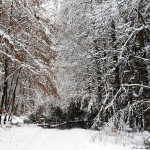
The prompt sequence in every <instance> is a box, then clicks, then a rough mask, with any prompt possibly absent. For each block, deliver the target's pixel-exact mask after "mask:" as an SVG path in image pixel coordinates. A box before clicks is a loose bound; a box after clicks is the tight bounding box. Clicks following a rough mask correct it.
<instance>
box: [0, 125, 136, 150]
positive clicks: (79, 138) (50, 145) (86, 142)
mask: <svg viewBox="0 0 150 150" xmlns="http://www.w3.org/2000/svg"><path fill="white" fill-rule="evenodd" d="M95 135H97V136H95ZM95 137H96V138H95ZM100 138H101V137H100V135H99V132H98V131H91V130H83V129H72V130H58V129H42V128H40V127H35V126H22V127H12V128H10V129H7V130H6V129H0V150H131V149H132V148H133V147H132V148H129V147H130V146H129V145H124V144H121V143H120V144H118V143H119V142H116V143H111V142H108V141H106V142H104V141H103V142H102V141H100ZM118 140H119V139H118Z"/></svg>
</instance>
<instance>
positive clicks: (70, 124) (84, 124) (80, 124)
mask: <svg viewBox="0 0 150 150" xmlns="http://www.w3.org/2000/svg"><path fill="white" fill-rule="evenodd" d="M92 124H93V122H92V121H82V120H79V121H66V122H63V123H59V124H54V123H50V124H40V125H39V126H41V127H43V128H59V129H71V128H83V129H88V128H90V127H91V126H92Z"/></svg>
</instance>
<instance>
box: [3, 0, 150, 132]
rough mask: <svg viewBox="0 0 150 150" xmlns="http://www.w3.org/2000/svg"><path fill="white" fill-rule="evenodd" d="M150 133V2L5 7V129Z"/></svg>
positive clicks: (18, 2)
mask: <svg viewBox="0 0 150 150" xmlns="http://www.w3.org/2000/svg"><path fill="white" fill-rule="evenodd" d="M13 116H17V117H20V116H26V117H27V119H26V120H24V122H25V123H37V122H38V119H39V118H45V119H46V122H47V123H49V124H51V123H55V124H61V123H64V122H72V123H73V125H71V126H70V125H68V126H66V128H72V127H77V126H78V127H82V128H92V129H94V130H102V129H103V128H104V127H106V126H109V127H111V128H113V129H115V130H123V131H128V130H131V131H133V132H135V131H150V1H149V0H65V1H64V0H0V124H1V125H2V126H3V125H5V124H7V122H11V120H12V118H13Z"/></svg>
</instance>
